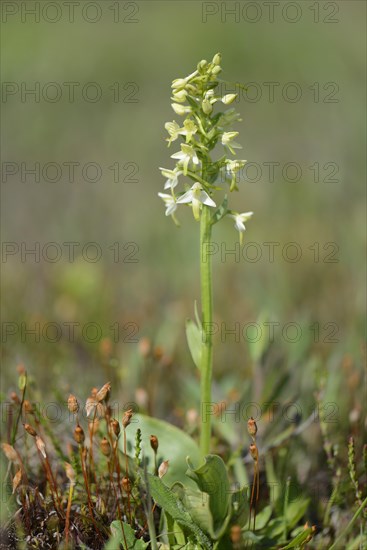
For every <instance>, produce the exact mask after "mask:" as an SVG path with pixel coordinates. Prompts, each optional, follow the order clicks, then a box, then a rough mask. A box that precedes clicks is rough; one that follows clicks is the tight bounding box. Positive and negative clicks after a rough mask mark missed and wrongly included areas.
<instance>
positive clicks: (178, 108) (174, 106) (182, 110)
mask: <svg viewBox="0 0 367 550" xmlns="http://www.w3.org/2000/svg"><path fill="white" fill-rule="evenodd" d="M171 107H172V109H173V110H174V112H175V113H176V114H177V115H180V116H184V115H185V114H186V113H187V112H189V111H190V108H189V107H184V106H183V105H180V104H179V103H171ZM187 109H189V111H188V110H187Z"/></svg>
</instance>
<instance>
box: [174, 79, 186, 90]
mask: <svg viewBox="0 0 367 550" xmlns="http://www.w3.org/2000/svg"><path fill="white" fill-rule="evenodd" d="M185 86H186V79H185V78H176V80H174V81H173V82H172V88H173V89H174V90H177V89H179V88H184V87H185Z"/></svg>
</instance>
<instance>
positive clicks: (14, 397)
mask: <svg viewBox="0 0 367 550" xmlns="http://www.w3.org/2000/svg"><path fill="white" fill-rule="evenodd" d="M10 399H11V400H12V401H13V402H14V403H16V404H18V403H20V399H19V397H18V395H17V393H16V392H15V391H12V392H11V394H10Z"/></svg>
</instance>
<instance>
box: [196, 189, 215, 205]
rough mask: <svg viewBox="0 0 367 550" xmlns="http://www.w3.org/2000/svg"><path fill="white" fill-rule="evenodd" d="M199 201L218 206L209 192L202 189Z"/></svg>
mask: <svg viewBox="0 0 367 550" xmlns="http://www.w3.org/2000/svg"><path fill="white" fill-rule="evenodd" d="M199 201H200V202H202V203H203V204H206V205H207V206H217V205H216V204H215V202H214V201H213V199H211V198H210V197H209V195H208V193H206V192H205V191H202V192H201V193H200V198H199Z"/></svg>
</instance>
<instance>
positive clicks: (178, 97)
mask: <svg viewBox="0 0 367 550" xmlns="http://www.w3.org/2000/svg"><path fill="white" fill-rule="evenodd" d="M186 96H187V91H186V90H179V91H177V92H176V90H174V91H173V97H172V99H174V100H175V101H178V102H179V103H183V102H184V101H186Z"/></svg>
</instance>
